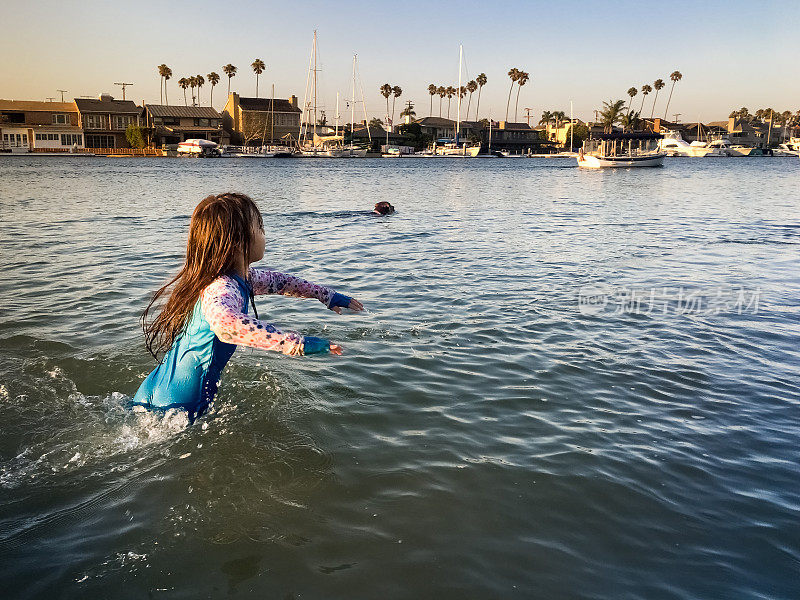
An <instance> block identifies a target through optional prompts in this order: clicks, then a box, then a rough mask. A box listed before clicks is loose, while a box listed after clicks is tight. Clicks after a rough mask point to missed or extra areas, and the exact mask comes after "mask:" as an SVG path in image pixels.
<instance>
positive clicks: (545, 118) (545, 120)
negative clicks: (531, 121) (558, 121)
mask: <svg viewBox="0 0 800 600" xmlns="http://www.w3.org/2000/svg"><path fill="white" fill-rule="evenodd" d="M552 120H553V113H551V112H550V111H549V110H545V111H543V112H542V118H541V119H539V125H544V126H545V127H547V126H548V125H550V122H551V121H552ZM546 134H547V131H545V136H546Z"/></svg>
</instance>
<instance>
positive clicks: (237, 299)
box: [133, 193, 364, 421]
mask: <svg viewBox="0 0 800 600" xmlns="http://www.w3.org/2000/svg"><path fill="white" fill-rule="evenodd" d="M264 247H265V238H264V224H263V221H262V219H261V213H260V212H259V210H258V207H257V206H256V204H255V202H253V201H252V200H251V199H250V198H249V197H248V196H245V195H244V194H233V193H229V194H220V195H219V196H209V197H208V198H206V199H205V200H203V201H202V202H200V204H198V205H197V207H196V208H195V209H194V213H193V214H192V220H191V223H190V224H189V241H188V243H187V246H186V262H185V264H184V266H183V268H182V269H181V271H180V272H179V273H178V274H177V275H176V276H175V278H174V279H172V281H170V282H169V283H167V284H166V285H165V286H164V287H162V288H161V289H160V290H158V291H157V292H156V293H155V294H154V295H153V299H152V301H151V302H150V305H149V306H148V307H147V309H146V310H145V312H144V315H142V328H143V329H144V334H145V342H146V344H147V349H148V350H149V351H150V353H151V354H152V355H153V357H155V358H158V357H159V355H161V354H163V355H164V356H163V358H162V360H161V362H160V363H159V364H158V366H157V367H156V368H155V370H154V371H153V372H152V373H150V375H148V376H147V379H145V380H144V382H143V383H142V385H141V386H139V390H138V391H137V392H136V395H135V396H134V399H133V403H134V404H138V405H143V406H146V407H157V408H173V407H174V408H185V409H186V410H187V412H188V413H189V420H190V421H194V419H195V418H196V417H198V416H200V415H202V414H203V413H204V412H205V411H206V409H207V408H208V406H209V404H210V403H211V402H212V401H213V400H214V396H215V394H216V392H217V384H218V381H219V377H220V374H221V373H222V369H223V368H224V367H225V365H226V363H227V362H228V360H229V359H230V358H231V356H232V355H233V352H234V350H236V346H237V345H243V346H250V347H253V348H261V349H263V350H276V351H278V352H283V353H284V354H288V355H290V356H303V355H305V354H318V353H324V352H330V353H331V354H341V353H342V349H341V348H340V347H339V346H338V345H336V344H333V343H331V342H330V341H328V340H325V339H322V338H317V337H311V336H301V335H298V334H296V333H292V332H286V333H284V332H282V331H280V330H278V329H277V328H275V327H274V326H272V325H270V324H269V323H265V322H264V321H260V320H258V313H257V312H256V307H255V299H254V296H257V295H260V294H283V295H284V296H294V297H299V298H316V299H317V300H319V301H320V302H322V303H323V304H324V305H325V306H327V307H328V308H329V309H331V310H333V311H335V312H337V313H341V310H342V308H350V309H352V310H356V311H359V310H363V308H364V307H363V306H362V304H361V303H360V302H359V301H358V300H355V299H353V298H349V297H347V296H344V295H342V294H339V293H337V292H335V291H333V290H332V289H330V288H328V287H323V286H321V285H316V284H313V283H309V282H308V281H305V280H303V279H300V278H298V277H294V276H293V275H287V274H284V273H278V272H276V271H269V270H267V269H255V268H251V267H249V265H250V263H254V262H257V261H259V260H261V259H262V258H263V257H264ZM170 288H171V289H172V291H171V293H170V294H169V299H168V300H167V302H166V304H165V305H164V308H163V309H162V310H161V312H160V313H159V314H158V316H156V317H155V319H153V320H152V321H148V314H149V313H150V311H151V309H152V308H153V306H154V304H155V303H156V302H157V301H158V300H159V298H162V297H164V296H166V294H167V291H168V290H169V289H170ZM248 301H249V302H250V303H251V304H252V305H253V313H254V314H255V318H251V317H249V316H248V315H247V309H248Z"/></svg>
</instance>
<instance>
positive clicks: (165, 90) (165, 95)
mask: <svg viewBox="0 0 800 600" xmlns="http://www.w3.org/2000/svg"><path fill="white" fill-rule="evenodd" d="M164 100H166V101H167V106H169V94H167V80H166V79H165V80H164Z"/></svg>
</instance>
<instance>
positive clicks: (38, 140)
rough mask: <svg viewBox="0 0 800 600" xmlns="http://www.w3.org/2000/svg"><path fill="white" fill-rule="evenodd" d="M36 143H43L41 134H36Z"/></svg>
mask: <svg viewBox="0 0 800 600" xmlns="http://www.w3.org/2000/svg"><path fill="white" fill-rule="evenodd" d="M36 141H37V142H43V141H44V134H43V133H37V134H36Z"/></svg>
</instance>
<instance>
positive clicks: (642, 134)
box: [592, 131, 664, 140]
mask: <svg viewBox="0 0 800 600" xmlns="http://www.w3.org/2000/svg"><path fill="white" fill-rule="evenodd" d="M592 137H593V138H594V139H596V140H660V139H661V138H663V137H664V136H663V135H662V134H660V133H652V132H650V131H632V132H630V133H621V132H618V131H615V132H613V133H596V134H594V135H593V136H592Z"/></svg>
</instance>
